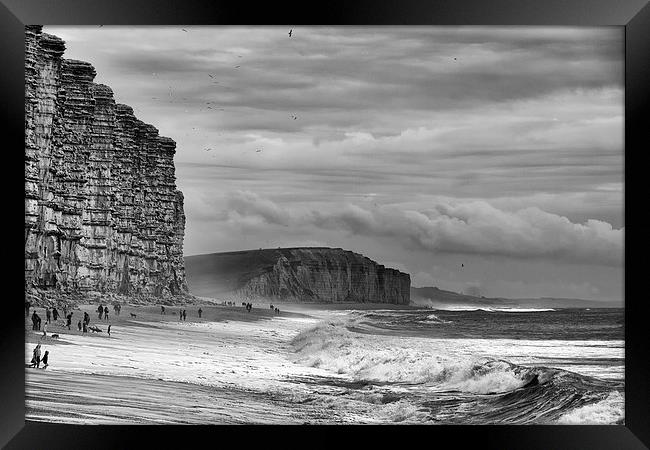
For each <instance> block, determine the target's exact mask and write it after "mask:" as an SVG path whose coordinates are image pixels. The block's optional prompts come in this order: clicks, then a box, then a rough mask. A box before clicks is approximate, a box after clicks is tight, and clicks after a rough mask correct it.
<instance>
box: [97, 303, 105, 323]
mask: <svg viewBox="0 0 650 450" xmlns="http://www.w3.org/2000/svg"><path fill="white" fill-rule="evenodd" d="M102 314H104V305H99V306H98V307H97V317H99V320H102Z"/></svg>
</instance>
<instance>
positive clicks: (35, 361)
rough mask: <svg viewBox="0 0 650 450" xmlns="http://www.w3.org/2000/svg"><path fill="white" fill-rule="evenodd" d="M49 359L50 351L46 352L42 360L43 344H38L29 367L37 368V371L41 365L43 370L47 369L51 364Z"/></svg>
mask: <svg viewBox="0 0 650 450" xmlns="http://www.w3.org/2000/svg"><path fill="white" fill-rule="evenodd" d="M49 358H50V352H49V350H46V351H45V354H44V355H43V358H41V344H36V347H35V348H34V352H33V355H32V360H31V363H30V365H29V367H36V368H37V369H39V368H40V367H41V364H43V369H45V368H47V366H48V364H49Z"/></svg>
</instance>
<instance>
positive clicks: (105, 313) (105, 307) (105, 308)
mask: <svg viewBox="0 0 650 450" xmlns="http://www.w3.org/2000/svg"><path fill="white" fill-rule="evenodd" d="M104 320H105V321H107V322H108V306H104Z"/></svg>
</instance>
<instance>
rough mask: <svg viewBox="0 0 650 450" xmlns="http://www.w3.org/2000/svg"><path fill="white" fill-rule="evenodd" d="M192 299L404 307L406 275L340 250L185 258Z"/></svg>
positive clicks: (408, 282)
mask: <svg viewBox="0 0 650 450" xmlns="http://www.w3.org/2000/svg"><path fill="white" fill-rule="evenodd" d="M185 264H186V270H187V277H188V282H189V285H190V288H191V289H192V292H193V293H194V294H196V295H201V296H205V297H216V298H231V297H234V298H238V299H245V300H250V299H252V300H255V299H260V300H273V299H279V300H285V301H301V302H326V303H334V302H373V303H393V304H408V303H409V298H410V286H411V279H410V276H409V275H408V274H406V273H402V272H400V271H398V270H395V269H390V268H387V267H384V266H383V265H381V264H378V263H376V262H375V261H372V260H371V259H369V258H367V257H365V256H363V255H360V254H358V253H353V252H351V251H347V250H342V249H340V248H324V247H319V248H284V249H265V250H250V251H243V252H228V253H214V254H210V255H198V256H189V257H186V258H185Z"/></svg>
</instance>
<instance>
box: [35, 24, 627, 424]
mask: <svg viewBox="0 0 650 450" xmlns="http://www.w3.org/2000/svg"><path fill="white" fill-rule="evenodd" d="M624 46H625V29H624V28H623V27H619V26H603V27H580V26H578V27H568V26H304V25H300V26H196V25H187V26H182V25H173V26H172V25H170V26H126V25H123V26H117V25H83V26H81V25H79V26H62V25H61V26H54V25H45V26H43V25H27V26H26V27H25V346H24V359H25V418H26V419H27V420H29V421H37V422H49V423H65V424H88V425H97V424H101V425H104V424H117V425H125V424H126V425H128V424H149V425H166V424H195V425H197V424H202V425H237V424H273V425H303V424H314V425H337V424H339V425H340V424H354V425H378V424H404V425H414V424H419V425H531V424H534V425H540V424H543V425H624V424H625V413H624V410H625V323H624V313H625V308H624V306H625V299H624V277H625V269H624V250H625V249H624V234H625V219H624V213H625V208H624V177H625V164H624V162H625V153H624V149H625V140H624V131H625V126H624V125H625V117H624V116H625V114H624V94H625V92H624V82H625V80H624V62H625V48H624Z"/></svg>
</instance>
